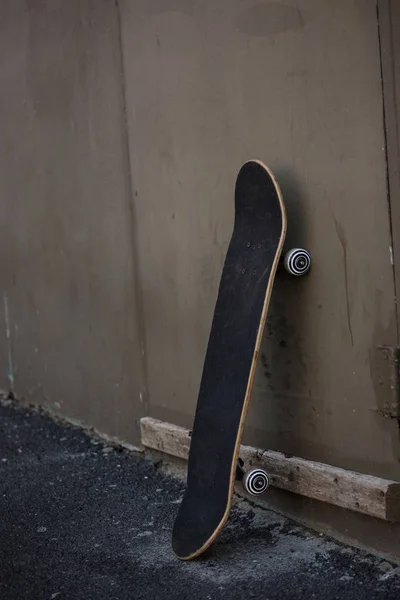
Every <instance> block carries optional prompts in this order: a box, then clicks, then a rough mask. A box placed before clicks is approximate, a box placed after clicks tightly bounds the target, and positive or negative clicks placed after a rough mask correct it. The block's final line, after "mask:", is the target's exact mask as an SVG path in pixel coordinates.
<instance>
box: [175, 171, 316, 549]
mask: <svg viewBox="0 0 400 600" xmlns="http://www.w3.org/2000/svg"><path fill="white" fill-rule="evenodd" d="M286 228H287V221H286V210H285V206H284V202H283V198H282V193H281V190H280V188H279V185H278V183H277V181H276V179H275V177H274V175H273V173H272V172H271V170H270V169H269V168H268V167H267V166H265V165H264V164H263V163H262V162H260V161H258V160H250V161H248V162H246V163H245V164H244V165H242V167H241V168H240V171H239V173H238V175H237V179H236V185H235V217H234V227H233V233H232V237H231V240H230V243H229V246H228V250H227V254H226V257H225V263H224V266H223V271H222V276H221V281H220V285H219V290H218V296H217V300H216V304H215V311H214V316H213V320H212V325H211V331H210V336H209V341H208V346H207V351H206V356H205V360H204V366H203V373H202V377H201V382H200V389H199V394H198V401H197V407H196V412H195V416H194V422H193V428H192V432H191V443H190V451H189V461H188V471H187V481H186V489H185V493H184V496H183V499H182V502H181V504H180V507H179V510H178V513H177V516H176V519H175V523H174V526H173V531H172V549H173V551H174V553H175V554H176V556H177V557H178V558H180V559H182V560H190V559H193V558H196V557H197V556H199V555H200V554H202V553H203V552H204V551H205V550H206V549H207V548H208V547H209V546H210V545H211V544H212V543H213V541H214V540H215V539H216V537H217V536H218V534H219V533H220V531H221V530H222V528H223V527H224V525H225V523H226V521H227V519H228V516H229V513H230V509H231V504H232V497H233V491H234V485H235V481H237V480H241V481H242V484H243V486H244V489H245V490H246V491H248V492H249V493H250V494H254V495H260V494H262V493H263V492H264V491H265V490H266V489H267V488H268V486H269V478H268V474H267V473H266V472H265V471H264V470H262V469H259V468H253V469H251V470H250V471H248V472H247V473H245V472H244V470H243V468H242V464H243V461H240V458H239V450H240V443H241V438H242V433H243V428H244V422H245V418H246V412H247V408H248V404H249V399H250V394H251V390H252V384H253V379H254V373H255V369H256V364H257V359H258V352H259V348H260V344H261V340H262V335H263V330H264V325H265V321H266V317H267V311H268V306H269V302H270V297H271V292H272V287H273V283H274V279H275V275H276V272H277V269H278V268H280V266H281V265H282V264H283V265H284V267H285V268H286V270H287V271H288V272H290V273H291V274H293V275H297V276H299V275H303V274H305V273H306V272H307V271H308V270H309V268H310V265H311V257H310V255H309V253H308V252H307V251H306V250H303V249H301V248H294V249H292V250H290V251H289V252H288V253H287V254H286V255H285V257H284V260H283V261H282V259H281V257H282V249H283V245H284V241H285V236H286Z"/></svg>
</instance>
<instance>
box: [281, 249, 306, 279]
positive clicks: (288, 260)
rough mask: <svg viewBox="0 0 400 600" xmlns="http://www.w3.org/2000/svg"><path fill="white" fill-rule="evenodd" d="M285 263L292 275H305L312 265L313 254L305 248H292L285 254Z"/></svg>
mask: <svg viewBox="0 0 400 600" xmlns="http://www.w3.org/2000/svg"><path fill="white" fill-rule="evenodd" d="M283 264H284V266H285V269H286V271H287V272H288V273H290V274H291V275H297V276H300V275H305V274H306V273H308V271H309V270H310V267H311V254H310V253H309V252H307V250H304V248H292V250H289V252H287V254H286V255H285V258H284V261H283Z"/></svg>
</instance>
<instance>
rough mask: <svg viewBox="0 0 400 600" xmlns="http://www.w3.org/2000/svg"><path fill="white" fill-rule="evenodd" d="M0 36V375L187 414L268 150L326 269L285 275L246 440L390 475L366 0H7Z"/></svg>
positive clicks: (373, 67) (377, 160)
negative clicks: (235, 227) (244, 174)
mask: <svg viewBox="0 0 400 600" xmlns="http://www.w3.org/2000/svg"><path fill="white" fill-rule="evenodd" d="M0 50H1V53H0V56H1V57H2V59H1V60H2V64H1V68H0V84H1V90H2V92H1V94H0V135H1V140H2V144H1V146H0V194H1V195H0V219H1V223H2V235H1V236H0V250H1V252H0V261H1V262H0V269H1V274H2V277H1V281H2V301H3V309H4V322H3V336H2V338H1V342H0V344H1V345H0V352H1V363H2V369H1V378H2V382H1V386H2V387H4V388H9V387H10V386H11V387H12V388H13V389H14V392H15V393H16V395H17V396H19V397H25V399H26V400H27V401H32V402H37V403H45V404H47V405H50V406H52V407H53V408H54V409H56V410H58V411H59V412H61V413H63V414H65V415H68V416H69V417H74V418H78V419H80V420H82V421H84V422H85V423H87V424H91V425H94V426H96V427H98V428H99V429H101V430H102V431H104V432H107V433H109V434H111V435H116V436H119V437H120V438H122V439H124V440H126V441H130V442H133V443H136V442H137V441H138V430H137V426H136V420H137V419H138V418H139V417H140V416H141V415H142V414H151V415H152V416H155V417H158V418H161V419H165V420H168V421H171V422H173V423H176V424H182V425H187V426H190V424H191V422H192V418H193V413H194V408H195V404H196V398H197V390H198V385H199V382H200V376H201V370H202V362H203V358H204V352H205V348H206V344H207V338H208V333H209V329H210V323H211V318H212V312H213V306H214V301H215V297H216V293H217V288H218V282H219V277H220V273H221V268H222V263H223V260H224V254H225V251H226V248H227V244H228V241H229V237H230V233H231V228H232V223H233V188H234V182H235V177H236V174H237V171H238V169H239V168H240V165H241V163H242V162H244V161H245V160H247V159H248V158H254V157H255V158H259V159H261V160H263V161H264V162H266V163H267V164H268V165H269V166H270V167H271V168H272V169H273V170H274V171H275V173H276V175H277V177H278V180H279V183H280V184H281V187H282V190H283V193H284V197H285V201H286V203H287V209H288V217H289V231H288V240H287V247H291V246H293V245H296V246H297V245H304V246H306V247H307V248H309V250H310V251H311V253H312V255H313V269H312V272H311V274H310V276H309V277H307V278H306V279H304V280H299V279H291V278H290V277H288V276H282V277H280V278H279V279H278V280H277V283H276V287H275V290H274V294H273V300H272V306H271V314H270V317H269V319H268V324H267V328H266V332H265V339H264V341H263V348H262V355H261V359H260V364H259V368H258V373H257V377H256V384H255V388H254V392H253V397H252V402H251V404H250V412H249V418H248V420H247V424H246V431H245V441H246V442H247V443H251V444H255V445H258V446H261V447H265V448H273V449H277V450H282V451H285V452H290V453H295V454H297V455H300V456H303V457H306V458H310V459H315V460H319V461H324V462H327V463H330V464H334V465H338V466H343V467H347V468H351V469H354V470H357V471H361V472H366V473H372V474H376V475H381V476H387V477H393V478H398V477H399V476H400V466H399V461H398V458H399V440H398V425H397V421H396V420H395V419H384V418H382V416H380V413H379V410H378V409H379V406H380V401H381V392H380V384H379V378H380V376H381V373H380V372H379V364H378V359H377V350H376V348H377V346H378V345H380V344H388V345H395V344H396V343H397V321H396V313H395V301H394V297H395V292H394V278H393V269H392V264H391V260H390V256H391V254H390V246H391V237H390V221H389V210H388V203H387V189H386V162H385V151H384V147H385V139H384V124H383V102H382V88H381V71H380V58H379V37H378V27H377V19H376V8H375V2H374V1H373V0H363V1H361V2H360V1H359V0H346V1H344V0H343V1H340V2H336V3H332V2H329V0H323V1H321V0H301V1H300V2H298V3H297V4H296V8H294V7H292V6H290V5H288V4H287V3H284V2H280V1H279V2H266V3H258V4H255V3H254V2H251V1H250V0H219V1H218V2H215V1H211V0H209V1H207V2H200V1H197V0H185V1H184V2H183V1H182V0H162V1H161V0H153V1H152V2H148V1H146V0H134V1H132V0H129V1H128V0H120V2H119V3H118V5H117V4H116V3H114V2H112V1H111V0H80V1H78V0H70V1H69V2H62V1H56V0H52V1H51V0H47V1H42V2H32V1H29V0H15V1H14V2H13V3H10V2H6V1H5V0H3V1H0ZM125 109H126V114H125ZM131 182H132V184H131ZM7 332H9V335H7ZM143 354H144V356H143ZM144 359H145V360H144ZM233 367H234V365H233ZM146 382H147V383H146ZM146 385H147V386H148V395H147V391H146ZM147 397H148V399H149V405H148V406H146V402H147Z"/></svg>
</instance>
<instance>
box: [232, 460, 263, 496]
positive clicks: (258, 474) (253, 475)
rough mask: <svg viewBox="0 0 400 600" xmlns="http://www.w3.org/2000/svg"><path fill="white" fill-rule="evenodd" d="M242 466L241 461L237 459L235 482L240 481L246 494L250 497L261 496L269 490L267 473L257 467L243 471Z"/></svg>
mask: <svg viewBox="0 0 400 600" xmlns="http://www.w3.org/2000/svg"><path fill="white" fill-rule="evenodd" d="M243 464H244V463H243V460H242V459H241V458H239V459H238V461H237V463H236V477H235V479H236V481H241V482H242V485H243V487H244V489H245V490H246V492H248V493H249V494H251V495H252V496H259V495H260V494H263V493H264V492H265V491H266V490H267V489H268V488H269V477H268V473H267V472H266V471H264V470H263V469H259V468H258V467H255V468H253V469H249V470H248V471H245V470H244V469H243Z"/></svg>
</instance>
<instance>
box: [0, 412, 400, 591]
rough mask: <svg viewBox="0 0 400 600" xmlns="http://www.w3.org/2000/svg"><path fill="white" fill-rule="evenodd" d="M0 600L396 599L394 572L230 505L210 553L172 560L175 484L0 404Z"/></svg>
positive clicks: (86, 438) (135, 458) (127, 457)
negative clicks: (221, 529)
mask: <svg viewBox="0 0 400 600" xmlns="http://www.w3.org/2000/svg"><path fill="white" fill-rule="evenodd" d="M0 473H1V477H0V510H1V514H2V519H1V521H0V600H14V599H15V600H23V599H35V600H42V599H43V600H53V599H55V598H57V600H63V599H65V600H67V599H68V600H75V599H85V600H97V599H98V600H102V599H107V600H114V599H115V600H125V599H127V600H128V599H129V600H133V599H134V600H139V599H148V600H150V599H154V598H163V599H169V598H171V599H174V600H175V599H178V600H186V599H190V600H194V599H205V600H206V599H207V600H219V599H223V600H239V599H247V598H259V599H262V600H275V599H276V600H286V599H291V600H300V599H303V600H310V599H321V600H334V599H335V600H373V599H374V600H375V599H379V600H400V568H399V567H396V565H393V564H391V563H389V562H387V561H386V560H383V559H380V558H377V557H375V556H373V555H370V554H368V553H366V552H363V551H360V550H356V549H353V548H351V547H348V546H345V545H342V544H339V543H338V542H335V541H333V540H331V539H329V538H327V537H325V536H320V535H318V534H317V533H313V532H311V531H309V530H307V529H304V528H302V527H300V526H298V525H296V524H295V523H293V522H292V521H290V520H286V519H285V518H283V517H282V516H279V515H277V514H276V513H274V512H272V511H268V510H263V509H258V508H254V507H251V506H250V505H249V504H248V503H247V501H245V500H240V499H236V500H235V503H234V507H233V509H232V513H231V517H230V519H229V521H228V523H227V525H226V527H225V528H224V530H223V532H222V533H221V535H220V537H219V538H218V539H217V541H216V542H215V543H214V545H213V546H212V547H211V549H210V550H209V551H207V552H206V553H205V554H204V555H202V556H201V557H200V558H198V559H197V560H195V561H191V562H182V561H180V560H179V559H177V558H176V557H175V556H174V554H173V552H172V550H171V528H172V524H173V520H174V516H175V514H176V511H177V509H178V504H179V502H180V498H181V497H182V493H183V489H184V488H183V485H184V484H183V483H182V481H180V480H179V479H175V478H173V477H172V476H170V475H167V474H166V473H165V472H164V470H163V469H162V468H161V467H160V464H159V463H153V462H149V461H148V460H145V459H144V458H143V457H142V456H140V455H136V454H134V453H132V452H129V451H126V450H124V449H122V448H118V447H117V448H116V447H114V446H112V445H111V446H110V445H108V444H107V443H106V442H104V441H102V440H100V439H99V438H95V437H92V436H91V435H89V434H88V433H87V432H85V431H83V430H80V429H78V428H76V427H72V426H69V425H66V424H63V423H60V422H56V421H54V420H53V419H51V418H50V417H49V416H47V415H45V414H43V413H41V412H38V411H35V410H30V409H26V408H23V407H21V406H18V405H16V404H15V403H14V402H13V401H10V400H3V401H2V402H1V403H0Z"/></svg>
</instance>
